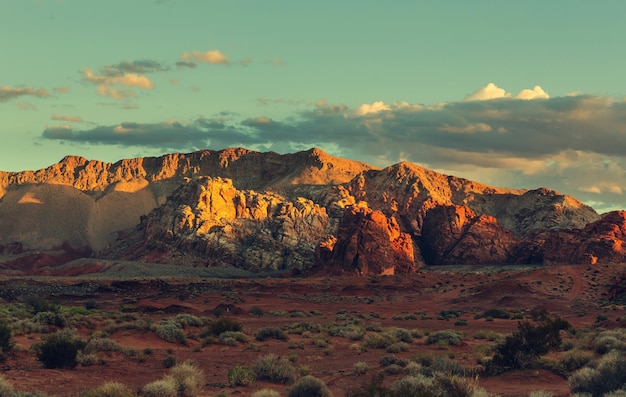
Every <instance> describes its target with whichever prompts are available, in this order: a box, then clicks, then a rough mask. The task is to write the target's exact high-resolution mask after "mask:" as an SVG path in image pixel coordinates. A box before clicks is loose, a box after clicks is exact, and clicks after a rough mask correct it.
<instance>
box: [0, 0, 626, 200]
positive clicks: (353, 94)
mask: <svg viewBox="0 0 626 397" xmlns="http://www.w3.org/2000/svg"><path fill="white" fill-rule="evenodd" d="M625 42H626V2H625V1H623V0H604V1H601V2H591V1H587V0H584V1H583V0H562V1H558V0H554V1H545V0H541V1H536V0H525V1H513V0H511V1H508V0H489V1H486V0H473V1H466V0H450V1H428V0H427V1H414V0H411V1H404V0H396V1H390V2H381V1H369V0H360V1H358V2H355V1H340V0H334V1H326V0H318V1H293V0H285V1H274V0H264V1H256V0H255V1H253V0H250V1H243V0H241V1H212V0H132V1H128V0H121V1H120V0H107V1H102V0H0V44H1V45H0V48H1V49H2V52H1V54H2V55H1V61H0V170H3V171H20V170H26V169H39V168H44V167H47V166H49V165H51V164H53V163H56V162H58V161H59V160H61V159H62V158H63V157H64V156H65V155H70V154H71V155H81V156H84V157H86V158H88V159H94V160H102V161H107V162H115V161H117V160H119V159H123V158H130V157H139V156H158V155H161V154H165V153H171V152H191V151H195V150H201V149H211V150H219V149H223V148H226V147H238V146H241V147H246V148H248V149H253V150H259V151H274V152H278V153H292V152H296V151H300V150H306V149H309V148H311V147H319V148H321V149H323V150H325V151H327V152H328V153H330V154H332V155H336V156H341V157H345V158H349V159H354V160H360V161H364V162H367V163H369V164H372V165H375V166H378V167H385V166H389V165H392V164H394V163H397V162H400V161H410V162H413V163H416V164H419V165H422V166H424V167H428V168H431V169H434V170H436V171H439V172H443V173H446V174H451V175H456V176H460V177H464V178H468V179H473V180H476V181H479V182H482V183H487V184H491V185H495V186H502V187H511V188H528V189H534V188H539V187H549V188H551V189H555V190H557V191H559V192H561V193H565V194H569V195H572V196H574V197H576V198H578V199H579V200H581V201H583V202H585V203H586V204H588V205H591V206H593V207H594V208H595V209H596V210H597V211H598V212H605V211H608V210H614V209H625V208H626V196H625V194H626V86H625V82H626V80H625V79H624V71H625V70H626V51H624V43H625Z"/></svg>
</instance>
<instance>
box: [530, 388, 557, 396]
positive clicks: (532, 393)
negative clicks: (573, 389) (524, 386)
mask: <svg viewBox="0 0 626 397" xmlns="http://www.w3.org/2000/svg"><path fill="white" fill-rule="evenodd" d="M528 397H554V394H553V393H550V392H548V391H543V390H536V391H533V392H530V394H529V395H528Z"/></svg>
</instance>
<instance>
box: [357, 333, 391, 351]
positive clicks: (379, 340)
mask: <svg viewBox="0 0 626 397" xmlns="http://www.w3.org/2000/svg"><path fill="white" fill-rule="evenodd" d="M395 342H396V340H395V339H394V338H393V337H391V336H390V335H386V334H371V335H368V336H367V338H365V340H364V341H363V346H365V347H366V348H368V349H386V348H387V347H388V346H390V345H392V344H394V343H395Z"/></svg>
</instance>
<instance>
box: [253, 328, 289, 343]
mask: <svg viewBox="0 0 626 397" xmlns="http://www.w3.org/2000/svg"><path fill="white" fill-rule="evenodd" d="M255 339H256V340H257V341H259V342H261V341H265V340H268V339H278V340H282V341H285V340H287V339H289V337H288V336H287V334H286V333H285V331H283V330H282V329H280V328H278V327H266V328H261V329H259V330H258V331H257V332H256V336H255Z"/></svg>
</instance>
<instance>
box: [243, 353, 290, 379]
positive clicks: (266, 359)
mask: <svg viewBox="0 0 626 397" xmlns="http://www.w3.org/2000/svg"><path fill="white" fill-rule="evenodd" d="M252 369H253V371H254V372H255V373H256V375H257V378H259V379H267V380H270V381H272V382H276V383H292V382H293V381H294V379H295V378H296V369H295V368H294V367H293V365H292V364H291V362H289V360H288V359H286V358H284V357H280V356H278V355H276V354H272V353H270V354H267V355H264V356H260V357H259V358H257V359H256V361H255V362H254V365H253V366H252Z"/></svg>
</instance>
